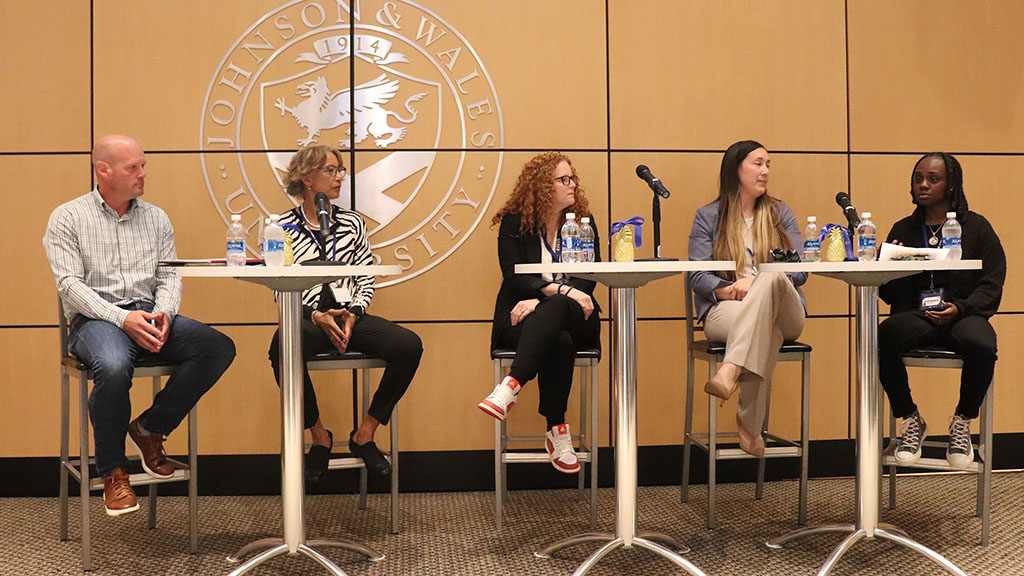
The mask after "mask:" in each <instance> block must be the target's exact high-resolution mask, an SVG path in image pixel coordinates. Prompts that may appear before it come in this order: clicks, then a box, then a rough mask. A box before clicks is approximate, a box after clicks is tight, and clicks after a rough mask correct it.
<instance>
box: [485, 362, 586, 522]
mask: <svg viewBox="0 0 1024 576" xmlns="http://www.w3.org/2000/svg"><path fill="white" fill-rule="evenodd" d="M515 358H516V351H515V350H503V349H498V350H491V360H493V361H494V386H497V385H498V384H500V383H501V381H502V380H503V379H504V378H505V375H506V374H508V369H509V368H511V367H512V361H513V360H515ZM600 360H601V350H599V349H596V348H595V349H590V350H579V351H577V352H576V360H575V364H574V365H575V366H578V367H582V368H584V369H583V370H580V371H579V374H580V385H579V392H580V425H579V430H580V431H579V434H573V436H572V438H573V440H577V441H578V442H579V450H577V451H576V457H577V458H578V459H579V461H580V462H583V463H585V464H589V467H590V528H591V529H594V528H595V527H596V526H597V451H598V445H597V444H598V442H597V439H598V436H597V403H598V378H597V365H598V363H599V362H600ZM588 372H589V374H588ZM588 384H589V386H588ZM588 389H589V397H590V401H589V405H590V416H589V426H588V417H587V396H588ZM543 441H544V436H509V435H508V433H507V430H506V426H505V421H504V420H497V419H495V421H494V525H495V527H497V529H498V530H501V520H502V511H501V507H502V504H503V501H504V500H505V498H506V497H507V496H508V482H507V478H508V475H507V472H508V471H507V465H508V464H529V463H537V462H543V463H545V464H547V463H549V458H548V453H547V452H546V451H544V450H540V451H530V452H520V451H516V452H509V451H508V444H509V442H543ZM578 476H579V493H580V495H581V496H582V494H583V489H584V486H585V481H586V477H585V475H584V473H583V471H581V472H580V474H578Z"/></svg>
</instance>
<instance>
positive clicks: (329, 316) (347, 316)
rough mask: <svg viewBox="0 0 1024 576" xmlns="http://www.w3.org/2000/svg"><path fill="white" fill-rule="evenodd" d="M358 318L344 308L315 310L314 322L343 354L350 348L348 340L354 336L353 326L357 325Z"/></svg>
mask: <svg viewBox="0 0 1024 576" xmlns="http://www.w3.org/2000/svg"><path fill="white" fill-rule="evenodd" d="M339 317H340V318H341V323H340V324H339V322H338V318H339ZM356 320H358V317H357V316H356V315H355V314H353V313H351V312H349V311H348V310H346V309H344V308H342V309H337V308H334V309H331V310H327V311H326V312H320V311H314V312H313V324H316V325H317V326H319V327H320V329H321V330H323V331H324V333H325V334H327V337H328V338H329V339H330V340H331V344H334V347H335V348H336V349H337V350H338V352H341V353H343V354H344V353H345V350H347V349H348V341H349V339H351V338H352V326H354V325H355V323H356Z"/></svg>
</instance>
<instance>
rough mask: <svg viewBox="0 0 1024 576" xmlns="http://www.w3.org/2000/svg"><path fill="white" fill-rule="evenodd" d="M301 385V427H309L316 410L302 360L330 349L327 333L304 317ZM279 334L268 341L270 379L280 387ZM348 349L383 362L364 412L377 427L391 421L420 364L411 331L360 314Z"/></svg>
mask: <svg viewBox="0 0 1024 576" xmlns="http://www.w3.org/2000/svg"><path fill="white" fill-rule="evenodd" d="M301 326H302V336H301V337H302V360H303V363H302V384H303V391H302V394H303V402H302V408H303V423H304V424H303V425H304V426H305V427H306V428H312V427H313V425H314V424H316V421H317V420H319V419H320V409H319V407H318V406H317V402H316V392H315V391H314V390H313V381H312V380H310V378H309V370H307V369H306V362H305V361H306V360H309V359H310V358H312V357H313V356H316V355H317V354H321V353H323V352H329V351H331V350H334V349H335V348H334V344H332V343H331V340H330V338H328V337H327V333H326V332H324V331H323V330H321V329H320V327H318V326H317V325H316V324H313V323H312V322H310V321H309V320H306V319H305V318H303V319H302V325H301ZM280 337H281V335H280V334H279V333H278V332H274V339H273V340H271V341H270V365H271V366H273V368H274V378H275V379H276V380H277V384H278V386H280V385H281V367H280V363H281V345H280ZM348 349H349V350H351V351H353V352H362V353H364V354H369V355H371V356H378V357H380V358H383V359H384V361H385V362H387V367H386V368H384V375H383V376H382V377H381V379H380V386H378V387H377V391H376V392H374V394H373V400H371V401H370V409H369V410H368V411H367V412H368V413H369V414H370V416H373V417H374V418H376V419H377V421H378V422H380V423H381V424H387V423H388V420H390V419H391V411H392V410H393V409H394V408H395V405H396V404H398V401H399V400H400V399H401V398H402V395H404V394H405V391H406V390H407V389H408V388H409V384H410V383H411V382H412V377H413V376H414V375H415V374H416V369H417V368H418V367H419V365H420V357H421V356H423V343H422V342H421V341H420V337H419V336H417V335H416V333H415V332H413V331H412V330H409V329H408V328H403V327H401V326H399V325H398V324H395V323H394V322H392V321H390V320H385V319H384V318H381V317H379V316H371V315H369V314H364V315H363V317H362V318H360V319H359V320H357V321H356V323H355V325H354V326H352V337H351V338H350V339H349V342H348Z"/></svg>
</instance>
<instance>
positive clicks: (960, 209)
mask: <svg viewBox="0 0 1024 576" xmlns="http://www.w3.org/2000/svg"><path fill="white" fill-rule="evenodd" d="M926 158H941V159H942V163H943V164H945V165H946V192H945V194H946V198H948V199H949V211H950V212H956V217H957V219H958V220H962V219H963V217H964V216H965V215H966V214H967V195H966V194H965V193H964V170H963V168H961V167H960V161H959V160H957V159H956V157H955V156H953V155H952V154H949V153H947V152H929V153H928V154H925V155H924V156H921V158H920V159H918V161H917V163H916V164H914V171H915V172H916V171H917V167H918V165H920V164H921V162H922V161H924V160H925V159H926ZM910 198H911V201H912V202H913V203H914V204H917V200H916V199H914V173H913V172H911V173H910Z"/></svg>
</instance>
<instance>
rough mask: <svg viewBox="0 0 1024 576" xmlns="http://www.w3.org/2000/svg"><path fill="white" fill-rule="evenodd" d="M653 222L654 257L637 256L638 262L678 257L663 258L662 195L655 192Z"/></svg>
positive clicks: (652, 207)
mask: <svg viewBox="0 0 1024 576" xmlns="http://www.w3.org/2000/svg"><path fill="white" fill-rule="evenodd" d="M651 223H652V224H654V258H637V259H636V261H637V262H652V261H657V260H662V261H666V262H671V261H674V260H678V258H663V257H662V256H661V196H660V195H659V194H658V193H657V192H655V193H654V200H653V201H652V203H651Z"/></svg>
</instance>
